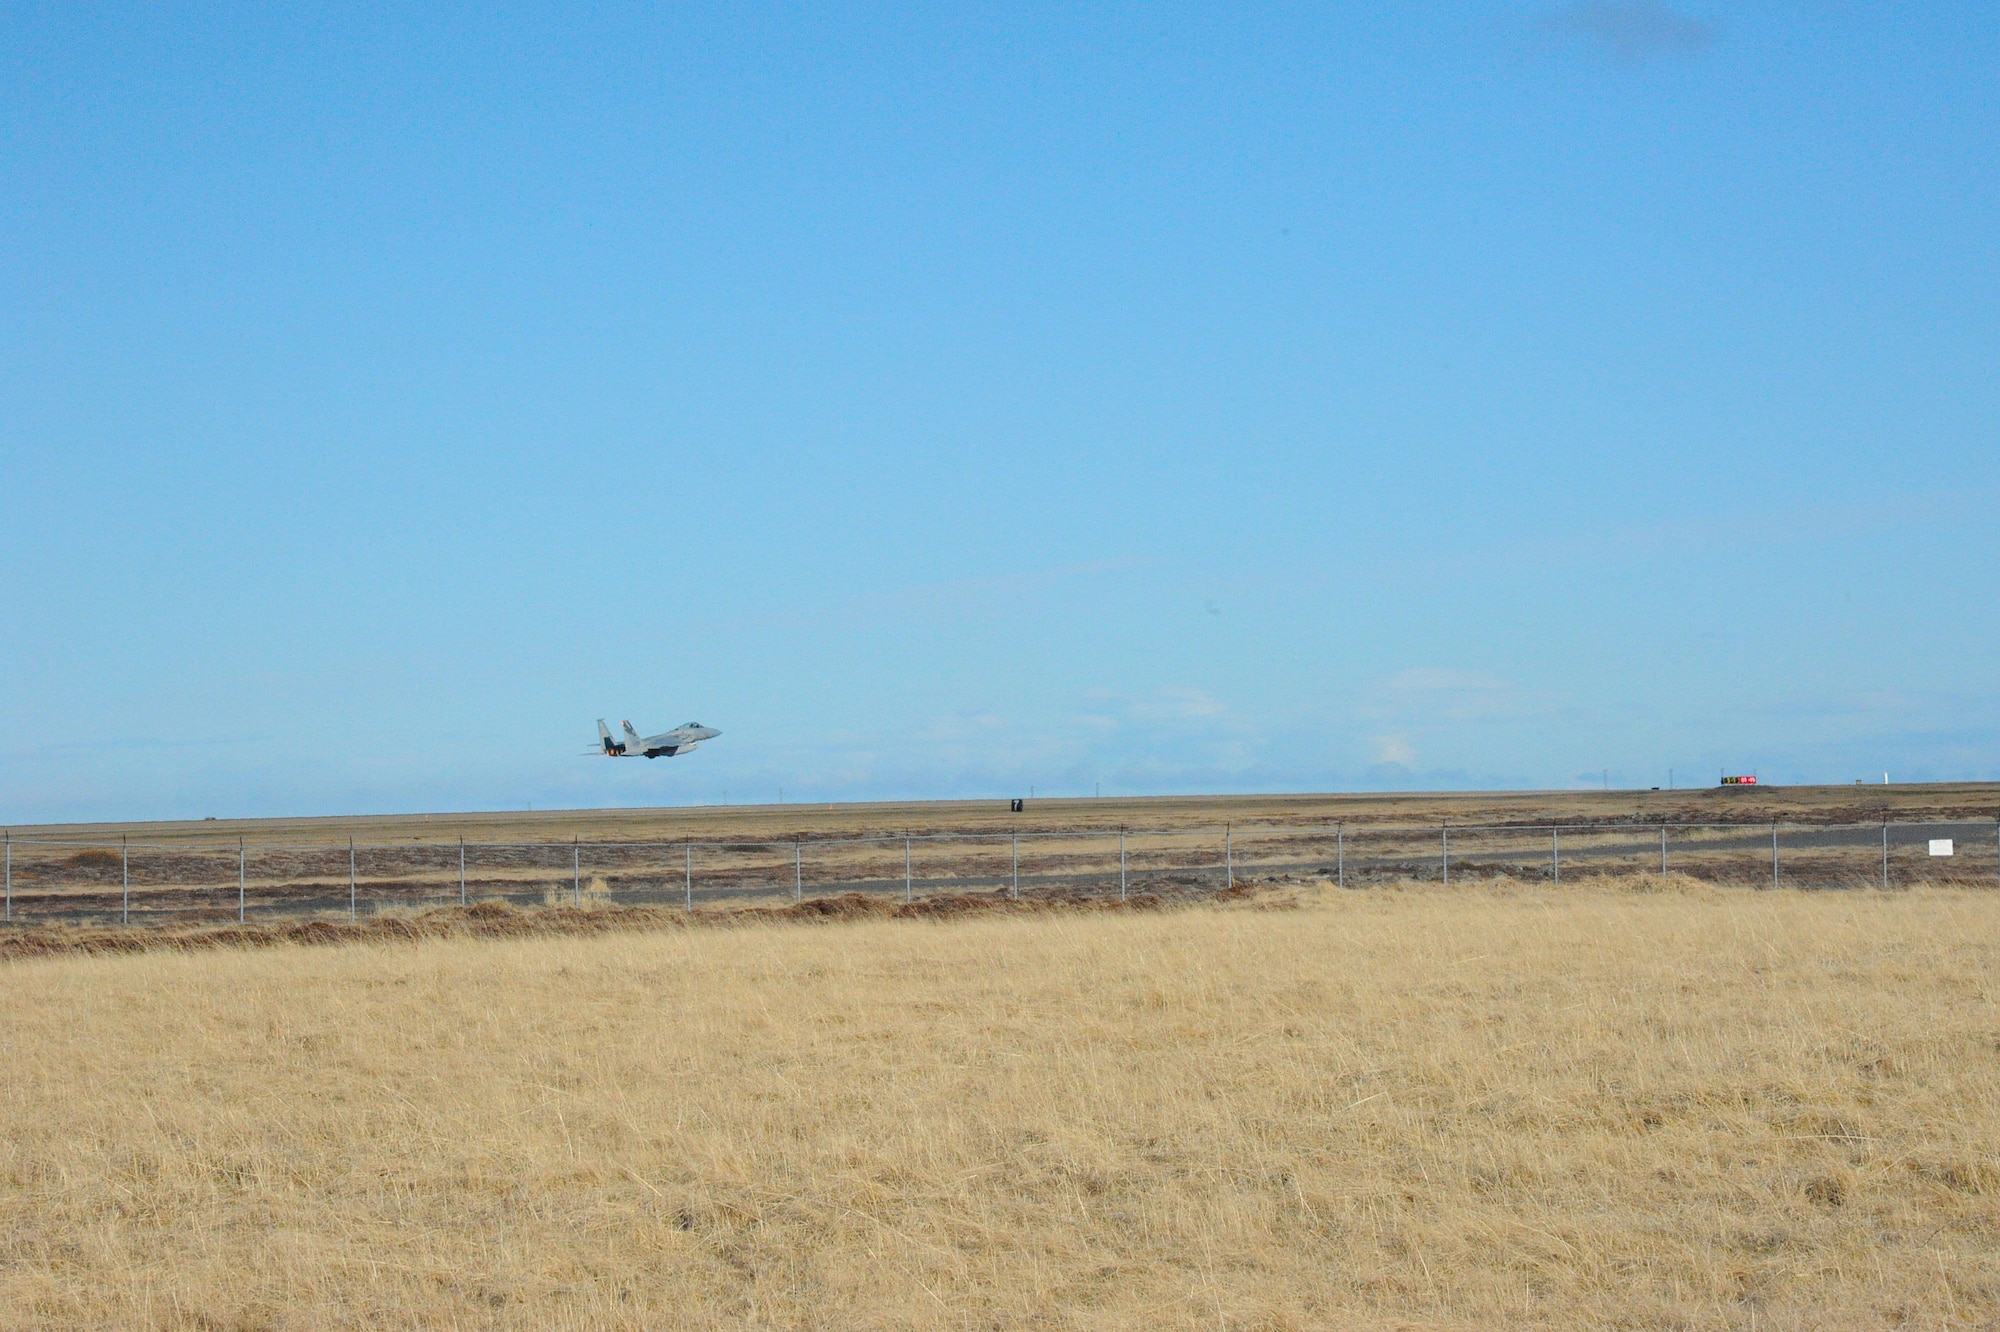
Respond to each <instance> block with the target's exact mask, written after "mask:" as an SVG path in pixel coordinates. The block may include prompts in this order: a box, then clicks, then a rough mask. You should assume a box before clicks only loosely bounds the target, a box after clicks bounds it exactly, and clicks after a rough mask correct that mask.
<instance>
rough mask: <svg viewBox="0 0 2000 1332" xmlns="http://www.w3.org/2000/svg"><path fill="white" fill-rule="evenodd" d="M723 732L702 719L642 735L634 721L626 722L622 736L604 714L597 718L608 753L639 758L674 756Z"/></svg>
mask: <svg viewBox="0 0 2000 1332" xmlns="http://www.w3.org/2000/svg"><path fill="white" fill-rule="evenodd" d="M721 734H722V732H720V731H718V730H716V729H715V728H714V727H712V726H703V725H702V724H701V723H700V722H688V723H687V724H686V725H684V726H676V727H675V728H674V729H673V730H671V731H662V732H660V733H659V734H658V735H640V734H639V733H638V732H637V731H635V730H633V729H632V723H631V722H626V723H625V734H624V736H622V737H619V736H614V735H612V734H611V728H610V727H609V726H606V725H605V724H604V718H602V717H599V718H598V719H597V742H598V743H599V744H601V745H603V746H604V753H605V755H606V757H609V758H637V757H638V756H639V755H641V754H644V755H645V756H646V757H647V758H658V757H659V756H660V755H662V754H665V755H666V756H667V757H669V758H672V757H673V756H674V755H675V754H685V753H687V752H688V751H689V750H690V749H693V748H694V747H695V746H696V745H698V744H700V743H701V742H702V741H704V740H713V739H715V737H716V736H718V735H721Z"/></svg>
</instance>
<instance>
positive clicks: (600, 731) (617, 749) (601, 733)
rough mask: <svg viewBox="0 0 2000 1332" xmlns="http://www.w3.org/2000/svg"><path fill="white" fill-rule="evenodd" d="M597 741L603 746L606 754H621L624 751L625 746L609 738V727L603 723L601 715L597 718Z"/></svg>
mask: <svg viewBox="0 0 2000 1332" xmlns="http://www.w3.org/2000/svg"><path fill="white" fill-rule="evenodd" d="M597 743H598V744H600V745H602V746H604V752H605V753H607V754H622V753H624V752H625V746H623V745H621V744H619V743H618V742H617V741H616V740H613V739H612V738H611V728H610V727H609V726H606V725H605V724H604V718H602V717H599V718H598V719H597Z"/></svg>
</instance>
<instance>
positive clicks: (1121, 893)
mask: <svg viewBox="0 0 2000 1332" xmlns="http://www.w3.org/2000/svg"><path fill="white" fill-rule="evenodd" d="M1996 826H2000V825H1996ZM1118 900H1119V901H1121V902H1122V901H1124V900H1125V830H1124V829H1123V828H1120V829H1119V830H1118Z"/></svg>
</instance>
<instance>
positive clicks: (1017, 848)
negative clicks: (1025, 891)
mask: <svg viewBox="0 0 2000 1332" xmlns="http://www.w3.org/2000/svg"><path fill="white" fill-rule="evenodd" d="M1007 844H1008V846H1009V847H1010V848H1011V851H1012V854H1013V857H1014V886H1013V887H1012V888H1011V889H1009V890H1008V893H1007V895H1008V896H1009V897H1016V898H1018V897H1019V896H1020V895H1021V834H1019V833H1017V832H1015V833H1008V834H1007Z"/></svg>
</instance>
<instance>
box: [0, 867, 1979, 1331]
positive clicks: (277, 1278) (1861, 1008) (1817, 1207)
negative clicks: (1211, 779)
mask: <svg viewBox="0 0 2000 1332" xmlns="http://www.w3.org/2000/svg"><path fill="white" fill-rule="evenodd" d="M893 910H894V908H893V907H890V906H885V905H883V904H879V903H878V904H874V905H871V906H868V907H866V908H865V909H864V908H862V907H855V908H854V909H853V910H850V911H842V910H839V909H835V908H830V907H824V906H822V907H817V908H813V912H814V914H813V916H812V917H811V918H810V919H809V920H802V919H800V918H799V916H798V915H787V914H785V913H775V912H767V913H739V914H738V915H736V916H732V917H729V918H727V919H721V918H715V919H710V920H709V921H708V922H707V924H708V925H709V926H711V927H709V928H687V927H685V926H683V925H681V924H678V923H676V924H673V925H671V926H669V925H667V924H666V923H665V922H664V920H653V921H650V922H649V921H648V920H642V919H640V918H639V917H637V916H625V917H619V916H615V915H612V914H608V913H606V914H601V915H600V916H599V917H598V918H597V920H598V922H599V923H598V924H594V925H589V926H586V925H585V924H584V923H583V922H582V917H583V916H584V915H587V914H588V913H567V914H552V915H550V916H548V917H546V918H540V919H544V920H545V921H546V923H547V924H548V925H549V927H550V928H549V929H548V930H545V931H544V930H538V929H537V928H536V926H535V921H536V920H537V919H538V918H537V917H535V915H534V913H531V912H530V913H519V914H517V915H508V916H505V917H504V922H505V923H495V922H501V921H503V917H502V915H501V914H499V913H495V912H491V911H489V912H488V913H487V914H486V916H484V917H480V916H477V915H471V914H468V915H463V916H459V917H450V919H453V920H456V921H458V922H459V923H458V924H456V925H453V926H451V927H449V928H446V927H442V926H440V927H437V928H428V927H424V926H421V925H417V924H409V925H406V926H405V927H402V928H401V930H400V932H384V931H390V930H391V929H392V927H390V926H380V927H371V928H375V929H377V931H378V932H377V933H376V934H375V935H372V936H368V937H362V938H350V937H348V936H341V935H338V933H337V932H336V933H335V934H334V935H327V936H325V937H317V936H300V937H298V938H295V939H284V938H260V939H256V940H244V941H239V942H261V943H264V944H267V945H269V946H265V947H257V948H246V947H239V946H230V945H229V944H228V942H227V941H224V943H223V946H211V947H205V948H201V949H199V950H197V951H185V950H183V949H180V948H177V947H161V946H157V945H155V946H152V951H144V952H132V953H124V952H114V953H112V954H109V955H105V954H95V955H93V954H86V953H77V952H66V953H58V954H55V955H51V956H44V957H22V956H17V957H16V958H15V959H14V960H12V961H8V962H6V963H4V964H0V1012H4V1013H5V1022H6V1047H5V1056H4V1060H3V1061H0V1126H4V1127H0V1325H5V1326H8V1327H78V1326H105V1327H114V1326H115V1327H177V1328H261V1327H271V1328H281V1327H325V1326H369V1327H378V1326H395V1327H412V1326H459V1327H481V1326H496V1327H576V1328H584V1327H633V1328H640V1327H645V1328H657V1327H717V1326H728V1327H744V1326H771V1327H818V1328H894V1327H923V1328H937V1327H945V1328H992V1327H1015V1326H1052V1327H1078V1328H1083V1327H1090V1328H1099V1327H1103V1328H1123V1327H1130V1328H1141V1327H1146V1328H1151V1327H1162V1326H1165V1327H1181V1326H1186V1327H1206V1328H1268V1329H1275V1328H1321V1327H1324V1328H1357V1327H1358V1328H1374V1327H1379V1328H1391V1327H1395V1328H1416V1327H1424V1328H1485V1327H1564V1328H1569V1327H1628V1328H1753V1327H1754V1328H1759V1329H1782V1328H1832V1327H1841V1328H1847V1327H1901V1328H1940V1329H1941V1328H1961V1327H1963V1328H1975V1327H1991V1326H1994V1325H1995V1321H1996V1319H2000V1158H1996V1155H1995V1153H1996V1144H2000V1003H1996V1000H2000V975H1996V969H2000V893H1994V892H1991V891H1980V890H1974V889H1966V888H1935V887H1933V888H1918V889H1915V890H1912V891H1908V892H1896V893H1881V892H1848V893H1820V894H1810V893H1797V892H1791V891H1775V892H1749V891H1718V890H1714V889H1710V888H1705V887H1703V886H1701V885H1699V884H1695V883H1693V882H1692V881H1688V880H1680V879H1662V878H1656V877H1635V878H1629V879H1622V880H1601V881H1597V882H1587V883H1581V884H1569V883H1566V884H1565V885H1564V886H1563V887H1562V888H1561V889H1560V890H1553V889H1551V888H1548V887H1546V886H1540V885H1537V886H1532V887H1530V886H1524V885H1512V884H1508V883H1505V882H1500V883H1484V884H1481V885H1480V886H1478V887H1471V888H1463V887H1462V888H1454V889H1451V890H1441V889H1439V888H1437V887H1435V886H1431V887H1426V888H1415V887H1408V888H1401V889H1397V888H1389V889H1372V890H1368V891H1358V892H1357V891H1349V892H1340V891H1336V890H1334V889H1332V888H1331V887H1329V886H1326V885H1321V884H1312V883H1308V884H1296V885H1289V886H1281V887H1278V886H1267V887H1263V888H1258V889H1254V890H1250V891H1245V892H1239V893H1237V894H1233V895H1227V896H1225V897H1223V898H1220V899H1209V900H1205V901H1198V902H1190V903H1180V904H1165V905H1161V904H1158V903H1155V904H1153V907H1152V909H1149V910H1144V911H1139V910H1118V909H1115V908H1113V907H1110V906H1104V905H1099V906H1096V907H1092V908H1090V909H1085V908H1083V907H1080V906H1078V907H1071V908H1065V907H1063V906H1061V905H1060V904H1044V905H1042V906H1039V907H1036V908H1033V909H1029V908H1021V907H1008V906H1005V905H1004V904H1000V903H995V904H992V905H991V906H990V907H983V908H977V909H974V908H969V907H968V908H966V909H963V910H955V911H937V910H933V911H930V912H927V913H912V914H907V915H902V916H898V915H894V914H892V913H893ZM438 919H439V920H445V919H447V917H443V916H441V917H439V918H438ZM482 919H484V920H485V921H486V922H487V925H485V926H481V925H479V924H478V922H479V921H480V920H482ZM564 921H567V922H568V924H561V923H560V922H564ZM468 922H469V923H468ZM322 933H323V932H322ZM482 935H485V936H493V937H481V936H482ZM343 941H344V946H337V947H303V946H299V945H300V944H301V943H311V942H321V943H329V942H343ZM135 946H136V945H135Z"/></svg>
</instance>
